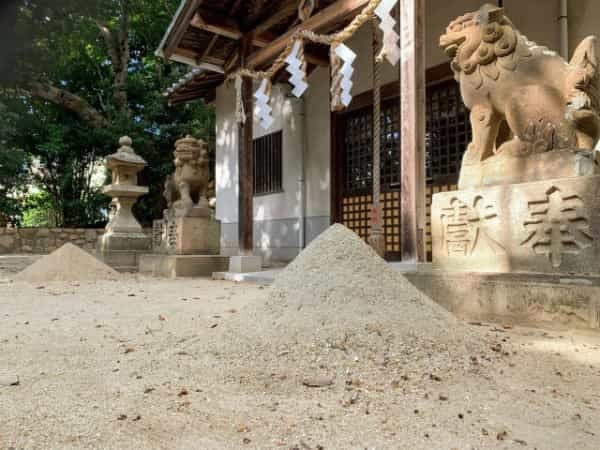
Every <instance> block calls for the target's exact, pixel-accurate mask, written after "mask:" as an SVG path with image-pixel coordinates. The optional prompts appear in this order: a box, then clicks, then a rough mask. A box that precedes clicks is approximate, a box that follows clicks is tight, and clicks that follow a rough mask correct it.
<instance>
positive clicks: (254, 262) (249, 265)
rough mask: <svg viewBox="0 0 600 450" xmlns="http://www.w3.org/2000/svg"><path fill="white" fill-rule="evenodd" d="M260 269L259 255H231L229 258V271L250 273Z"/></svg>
mask: <svg viewBox="0 0 600 450" xmlns="http://www.w3.org/2000/svg"><path fill="white" fill-rule="evenodd" d="M261 270H262V257H261V256H232V257H230V259H229V272H233V273H252V272H260V271H261Z"/></svg>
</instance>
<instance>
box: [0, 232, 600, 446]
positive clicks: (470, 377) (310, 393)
mask: <svg viewBox="0 0 600 450" xmlns="http://www.w3.org/2000/svg"><path fill="white" fill-rule="evenodd" d="M334 231H335V230H334ZM338 231H340V232H341V230H338ZM332 237H333V236H332ZM323 239H324V240H323V241H322V242H321V244H319V246H317V247H316V248H313V249H312V250H311V251H307V252H306V253H305V254H304V255H303V256H302V257H301V258H298V259H297V261H296V262H295V263H294V264H292V265H290V267H289V270H288V271H286V272H284V273H283V275H281V276H280V279H279V280H278V281H277V282H276V283H275V285H273V286H271V287H264V286H259V285H251V284H234V283H229V282H222V281H210V280H157V279H151V278H145V277H140V276H135V275H122V276H120V278H119V279H118V280H117V281H87V282H53V283H30V284H28V283H13V282H11V281H10V280H8V278H9V277H12V276H13V274H14V273H15V272H16V271H17V267H18V268H22V267H23V266H25V265H27V264H29V263H31V262H32V260H33V258H30V259H23V258H0V449H5V448H6V449H10V448H13V449H124V450H125V449H127V450H130V449H238V448H239V449H245V448H248V449H276V448H281V449H287V450H296V449H298V450H303V449H314V450H316V449H398V448H407V449H408V448H410V449H461V450H463V449H515V448H532V449H540V450H542V449H544V450H546V449H556V450H564V449H578V450H580V449H581V450H585V449H590V450H597V449H598V448H600V431H599V430H598V423H600V393H599V391H598V389H597V385H598V379H599V376H600V334H599V333H592V332H589V333H584V332H581V331H579V332H571V331H567V330H560V329H557V328H554V329H547V330H542V329H533V328H518V327H515V328H513V327H511V326H508V325H506V326H503V325H498V324H497V325H494V324H480V323H478V324H464V323H461V322H459V321H457V320H455V319H454V318H453V317H452V316H451V315H449V314H448V313H446V312H444V311H442V310H440V309H439V308H438V307H437V305H434V304H432V303H431V302H430V301H429V299H427V298H423V297H422V296H421V294H420V293H418V292H417V291H416V290H414V288H412V287H411V286H410V285H409V284H406V283H405V280H404V281H403V280H402V278H398V277H400V275H398V274H397V273H395V272H389V271H388V270H387V266H385V265H381V264H379V263H378V262H377V261H375V260H372V261H370V263H369V261H368V259H369V258H370V257H371V256H372V255H371V256H369V255H368V254H367V255H365V253H364V252H365V250H364V248H362V247H360V246H357V245H356V242H355V241H352V239H350V238H348V237H347V236H346V237H344V236H343V233H342V235H338V236H335V237H334V239H332V240H330V241H328V240H327V234H326V235H325V236H324V238H323ZM348 239H350V240H349V241H348ZM340 240H341V241H343V242H344V243H345V244H344V246H343V250H340V249H336V248H332V246H333V247H335V245H334V241H338V242H339V241H340ZM326 248H328V249H326ZM9 260H10V261H9ZM361 264H363V265H364V267H360V265H361ZM323 268H328V270H327V271H325V270H323ZM349 270H350V271H351V272H353V273H352V274H351V277H350V278H347V277H346V278H344V276H343V273H344V272H345V271H349ZM302 277H304V281H303V278H302ZM390 283H391V284H390ZM365 286H366V287H365ZM396 297H401V298H403V299H405V302H403V304H402V305H398V304H397V303H395V302H394V298H396Z"/></svg>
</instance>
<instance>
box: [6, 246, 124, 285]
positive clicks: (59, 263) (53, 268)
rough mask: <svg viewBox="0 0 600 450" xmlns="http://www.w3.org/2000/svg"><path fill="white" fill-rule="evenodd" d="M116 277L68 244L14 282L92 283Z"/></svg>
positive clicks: (96, 260) (22, 272)
mask: <svg viewBox="0 0 600 450" xmlns="http://www.w3.org/2000/svg"><path fill="white" fill-rule="evenodd" d="M117 276H118V273H117V272H116V271H115V270H113V269H112V268H111V267H109V266H107V265H106V264H104V263H102V262H101V261H99V260H98V259H96V258H95V257H94V256H92V255H90V254H89V253H87V252H86V251H84V250H82V249H80V248H79V247H77V246H75V245H73V244H69V243H68V244H65V245H63V246H62V247H61V248H59V249H58V250H56V251H54V252H52V253H50V254H49V255H46V256H44V257H42V258H40V259H38V260H37V261H36V262H35V263H33V264H32V265H31V266H29V267H27V268H26V269H25V270H23V271H21V272H19V273H18V274H17V275H15V277H14V281H25V282H31V283H40V282H48V281H94V280H110V279H115V278H117Z"/></svg>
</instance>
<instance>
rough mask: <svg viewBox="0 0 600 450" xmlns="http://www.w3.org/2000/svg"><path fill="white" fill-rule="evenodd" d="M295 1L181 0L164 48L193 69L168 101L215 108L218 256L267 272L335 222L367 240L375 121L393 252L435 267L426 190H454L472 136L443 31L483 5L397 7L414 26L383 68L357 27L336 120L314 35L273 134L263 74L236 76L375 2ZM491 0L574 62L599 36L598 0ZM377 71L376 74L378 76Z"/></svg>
mask: <svg viewBox="0 0 600 450" xmlns="http://www.w3.org/2000/svg"><path fill="white" fill-rule="evenodd" d="M300 3H301V2H300V1H299V0H262V1H258V0H183V1H182V3H181V5H180V7H179V9H178V11H177V13H176V15H175V17H174V18H173V20H172V23H171V25H170V26H169V28H168V30H167V32H166V34H165V36H164V39H163V41H162V42H161V44H160V47H159V48H158V50H157V52H158V54H159V55H161V56H163V57H164V58H166V59H169V60H172V61H177V62H179V63H182V64H186V65H188V66H189V67H190V72H189V74H188V75H187V76H186V77H184V78H183V79H182V80H181V81H180V82H178V83H176V84H175V85H173V86H172V88H171V89H169V90H168V92H167V93H166V95H167V96H168V101H169V102H170V103H171V104H178V103H181V102H190V101H198V100H200V99H203V100H204V101H205V102H207V103H211V104H212V105H214V107H215V110H216V199H217V201H216V217H217V219H219V220H220V221H221V251H222V253H223V254H225V255H236V254H239V253H240V252H242V253H244V252H246V253H254V254H256V255H261V256H262V257H263V258H264V261H265V263H267V264H268V263H269V262H270V261H272V262H276V261H282V262H285V261H290V260H292V259H293V258H294V257H295V256H296V255H297V254H298V253H299V252H300V251H301V250H302V249H303V248H304V247H305V246H306V245H307V244H308V243H310V242H311V240H313V239H314V238H315V237H316V236H318V235H319V234H320V233H321V232H322V231H324V230H325V229H326V228H327V227H328V226H329V225H330V224H332V223H336V222H340V223H343V224H345V225H346V226H347V227H349V228H350V229H352V230H354V231H355V232H356V233H357V234H359V235H360V236H361V237H363V238H364V239H367V238H368V235H369V230H370V227H371V221H372V220H373V211H374V209H373V208H372V203H373V178H374V174H373V161H374V157H373V142H374V131H375V130H374V127H375V126H379V127H380V129H379V136H380V140H381V141H380V142H381V145H380V160H381V161H380V167H381V169H380V173H379V177H378V178H380V199H381V207H380V209H379V210H378V211H380V213H379V214H380V217H378V220H380V222H381V224H382V226H383V234H384V239H385V241H384V242H385V249H384V252H385V258H386V259H387V260H389V261H400V260H420V261H427V260H431V258H432V251H433V246H432V230H431V217H430V216H431V203H432V202H431V198H432V195H433V194H435V193H438V192H445V191H454V190H456V189H457V185H458V178H459V173H460V169H461V161H462V158H463V154H464V152H465V150H466V149H467V147H468V145H469V143H470V142H471V139H472V136H471V124H470V118H469V111H468V110H467V109H466V107H465V106H464V104H463V102H462V99H461V92H460V86H459V84H458V83H457V81H456V80H455V79H454V76H453V73H452V70H451V67H450V58H449V56H447V55H446V54H445V53H444V50H443V49H442V48H440V45H439V43H440V42H439V41H440V36H441V35H442V34H444V33H445V31H446V27H447V26H448V24H449V23H451V22H452V21H453V20H454V19H455V18H456V17H458V16H461V15H462V14H464V13H466V12H470V11H476V10H478V9H479V8H480V7H481V6H482V4H483V2H482V1H480V0H454V1H447V0H414V1H411V2H409V1H404V0H402V1H400V2H398V3H399V4H400V5H401V6H400V7H395V8H394V10H393V11H392V13H391V16H392V18H394V17H395V18H396V19H399V18H400V16H402V17H403V18H404V22H406V23H403V25H402V27H400V28H401V30H399V29H398V25H397V24H398V20H396V21H395V25H396V30H397V31H399V32H400V35H401V39H400V46H401V48H402V55H401V61H400V62H399V63H398V64H397V65H395V66H393V65H392V64H391V63H390V62H389V61H387V60H385V61H383V62H379V63H378V62H376V61H375V57H374V56H375V53H377V51H378V48H379V46H380V45H381V44H380V42H378V41H377V39H376V36H377V34H376V33H374V30H375V29H376V25H374V24H373V23H372V22H371V21H369V22H367V23H365V24H363V25H362V26H360V28H359V29H358V30H357V31H356V32H355V33H354V34H353V35H352V36H351V37H349V38H348V40H347V41H345V42H344V43H345V45H347V46H348V47H349V48H350V49H351V50H352V51H353V52H354V53H355V54H356V59H355V60H354V62H353V68H354V72H353V74H352V83H353V84H352V89H351V95H352V98H351V102H350V103H349V105H348V106H347V107H344V108H341V109H339V110H336V111H333V112H332V107H331V103H332V98H331V97H332V94H331V79H332V73H331V72H332V71H331V67H330V54H329V47H328V46H326V45H322V44H319V43H314V42H311V41H306V43H305V48H304V58H305V62H306V82H307V84H308V89H307V90H306V92H305V93H304V94H303V95H302V96H301V97H300V98H298V97H296V96H295V95H293V94H292V92H291V91H292V88H293V86H292V85H291V84H290V80H289V74H288V73H287V72H286V71H285V70H279V71H278V72H277V73H275V74H274V76H273V79H272V82H273V87H272V92H271V95H270V101H269V105H270V107H271V108H272V114H271V116H272V119H273V121H272V123H267V125H268V126H267V127H266V128H265V127H263V124H261V118H260V117H259V115H258V113H257V114H252V112H253V111H254V110H255V108H256V105H255V101H256V99H255V98H254V93H255V92H256V90H257V89H258V88H259V84H260V80H258V79H254V81H253V80H252V79H251V78H247V77H246V78H243V80H241V81H240V82H241V84H242V85H241V86H238V88H239V89H240V90H241V93H240V95H239V96H238V91H237V90H236V80H235V79H231V78H230V75H231V74H234V73H235V72H236V71H238V70H239V69H241V68H247V69H249V70H253V71H261V70H268V69H269V67H270V66H271V64H272V63H273V62H274V61H275V60H276V58H277V57H278V56H279V55H280V54H281V52H282V51H283V50H284V49H285V48H286V46H287V45H288V44H289V42H290V39H292V38H293V37H294V35H295V33H297V32H298V30H309V31H312V32H315V33H319V34H332V33H335V32H338V31H340V30H342V29H343V28H344V27H346V26H347V25H348V24H350V23H351V22H352V21H353V20H354V19H356V16H357V15H358V14H359V13H360V12H361V11H362V10H363V8H365V7H366V6H367V5H368V4H369V1H368V0H316V1H312V2H311V1H305V2H302V3H305V4H306V8H308V9H309V11H308V14H307V16H306V17H300V15H299V4H300ZM497 3H498V5H497V6H500V7H503V8H504V12H505V14H506V16H507V17H509V18H510V20H512V22H513V23H514V25H515V27H516V28H517V29H518V30H520V31H521V33H523V34H524V35H526V36H527V38H528V39H529V40H530V41H534V42H535V43H537V44H538V45H540V46H545V47H548V49H551V50H555V51H557V52H558V53H560V54H561V55H562V56H563V57H565V58H566V60H567V61H568V60H569V58H570V57H571V56H572V55H573V52H574V49H575V48H576V46H577V44H578V43H579V42H581V41H582V39H584V38H585V37H586V36H588V35H590V34H593V33H595V32H596V31H597V30H598V29H600V2H598V1H597V0H570V1H559V0H528V1H518V0H504V1H498V2H497ZM402 5H404V6H402ZM404 8H405V9H404ZM400 9H403V10H402V11H399V10H400ZM377 31H378V32H379V30H377ZM378 64H379V69H378V70H377V72H379V70H380V75H379V77H376V78H378V80H377V79H376V80H374V68H375V67H377V65H378ZM403 77H404V81H403V82H402V83H401V82H400V80H401V79H403ZM375 84H377V85H379V86H380V89H379V91H380V98H381V100H380V105H379V107H380V110H381V120H380V121H375V120H374V117H373V115H374V114H373V111H374V99H375V98H376V95H374V94H376V92H375V91H374V86H375ZM401 92H402V96H401V95H400V93H401ZM401 98H402V102H401ZM240 106H243V110H240ZM263 112H264V111H263ZM403 113H404V114H403ZM240 114H243V115H245V122H241V121H240ZM376 122H377V124H375V123H376ZM403 130H404V133H403V132H402V131H403ZM420 130H424V132H421V131H420ZM403 165H404V168H403ZM240 174H241V176H240Z"/></svg>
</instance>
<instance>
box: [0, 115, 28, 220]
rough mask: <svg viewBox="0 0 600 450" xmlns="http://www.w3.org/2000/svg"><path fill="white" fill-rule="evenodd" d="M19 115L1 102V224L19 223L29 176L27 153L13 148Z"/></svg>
mask: <svg viewBox="0 0 600 450" xmlns="http://www.w3.org/2000/svg"><path fill="white" fill-rule="evenodd" d="M16 120H17V116H16V114H14V113H10V112H9V111H8V110H7V108H6V106H5V105H4V104H2V103H0V225H5V224H6V223H19V221H20V218H21V198H22V196H23V194H24V190H25V189H26V186H27V183H28V180H29V177H28V167H29V164H28V163H29V160H28V156H27V154H26V153H25V152H24V151H23V150H20V149H16V148H13V147H12V146H11V144H10V142H11V141H12V140H13V138H14V137H15V135H16V132H17V130H16V126H15V122H16Z"/></svg>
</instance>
